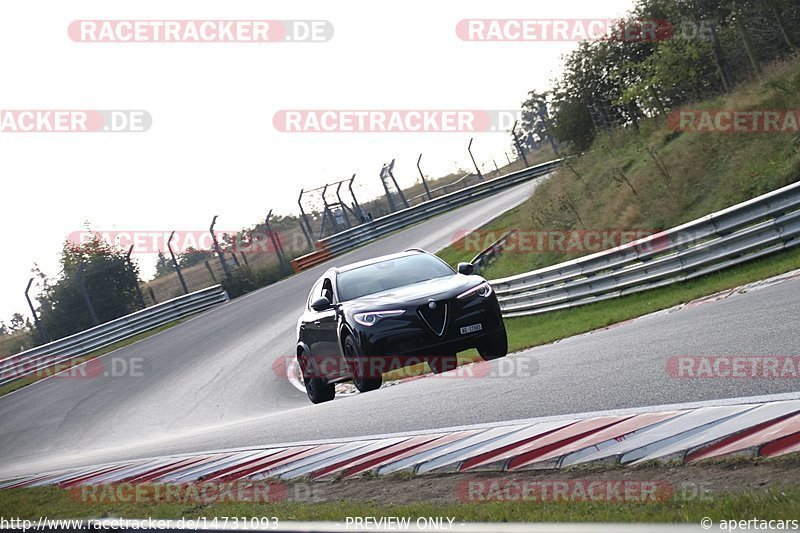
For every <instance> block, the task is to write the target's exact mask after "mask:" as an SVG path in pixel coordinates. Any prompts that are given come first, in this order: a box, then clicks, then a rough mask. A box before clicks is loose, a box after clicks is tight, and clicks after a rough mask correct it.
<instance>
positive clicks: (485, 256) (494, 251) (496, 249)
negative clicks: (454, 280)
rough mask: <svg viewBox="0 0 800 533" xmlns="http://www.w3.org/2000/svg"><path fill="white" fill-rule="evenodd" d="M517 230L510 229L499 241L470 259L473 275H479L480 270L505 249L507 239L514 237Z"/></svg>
mask: <svg viewBox="0 0 800 533" xmlns="http://www.w3.org/2000/svg"><path fill="white" fill-rule="evenodd" d="M517 232H518V230H516V229H512V230H510V231H507V232H505V233H504V234H503V235H502V236H501V237H500V238H499V239H497V240H496V241H495V242H493V243H492V244H490V245H489V246H487V247H486V248H484V249H483V250H481V252H480V253H479V254H478V255H476V256H475V257H473V258H472V261H470V263H472V264H473V265H474V266H475V273H476V274H480V272H481V270H483V269H484V268H486V267H487V266H489V263H491V262H492V261H493V260H494V258H495V257H497V256H498V255H500V253H501V252H502V251H503V248H505V245H506V243H507V242H508V239H510V238H511V237H512V236H513V235H516V234H517Z"/></svg>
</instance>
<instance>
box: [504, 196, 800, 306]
mask: <svg viewBox="0 0 800 533" xmlns="http://www.w3.org/2000/svg"><path fill="white" fill-rule="evenodd" d="M798 244H800V183H794V184H792V185H788V186H786V187H783V188H781V189H778V190H776V191H772V192H770V193H767V194H765V195H763V196H759V197H757V198H753V199H751V200H748V201H746V202H743V203H740V204H737V205H734V206H732V207H729V208H727V209H724V210H722V211H718V212H716V213H713V214H711V215H707V216H705V217H702V218H699V219H697V220H694V221H692V222H688V223H686V224H683V225H681V226H678V227H676V228H672V229H669V230H666V231H664V232H661V233H657V234H654V235H651V236H648V237H645V238H643V239H640V240H638V241H635V242H632V243H628V244H626V245H624V246H620V247H618V248H613V249H611V250H606V251H602V252H598V253H596V254H592V255H588V256H586V257H581V258H578V259H574V260H572V261H567V262H565V263H559V264H557V265H552V266H549V267H545V268H542V269H539V270H534V271H532V272H527V273H525V274H519V275H516V276H512V277H508V278H502V279H497V280H492V281H491V282H490V283H491V284H492V286H493V287H494V289H495V292H496V293H497V295H498V299H499V300H500V306H501V308H502V310H503V316H504V317H516V316H525V315H535V314H538V313H544V312H547V311H555V310H558V309H565V308H569V307H577V306H580V305H584V304H589V303H594V302H599V301H602V300H606V299H609V298H616V297H618V296H624V295H626V294H632V293H635V292H639V291H643V290H647V289H651V288H655V287H661V286H663V285H669V284H671V283H675V282H678V281H684V280H689V279H692V278H696V277H699V276H702V275H705V274H709V273H711V272H717V271H719V270H722V269H725V268H728V267H731V266H734V265H737V264H740V263H744V262H746V261H750V260H753V259H756V258H759V257H762V256H764V255H767V254H770V253H773V252H777V251H779V250H784V249H788V248H791V247H794V246H797V245H798Z"/></svg>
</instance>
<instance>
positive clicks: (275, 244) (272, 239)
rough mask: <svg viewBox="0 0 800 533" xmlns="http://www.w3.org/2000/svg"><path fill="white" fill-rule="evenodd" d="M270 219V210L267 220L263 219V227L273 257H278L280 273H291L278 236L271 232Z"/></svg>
mask: <svg viewBox="0 0 800 533" xmlns="http://www.w3.org/2000/svg"><path fill="white" fill-rule="evenodd" d="M270 217H272V209H270V210H269V213H267V218H266V219H264V227H265V228H266V229H267V235H268V236H269V240H270V242H272V247H273V248H274V249H275V255H277V256H278V262H279V263H280V265H281V266H280V268H281V273H283V274H286V273H288V272H290V271H291V268H289V265H288V264H286V258H285V257H284V256H283V246H282V245H281V241H280V238H279V236H278V235H276V234H275V232H274V231H272V226H271V225H270V223H269V219H270Z"/></svg>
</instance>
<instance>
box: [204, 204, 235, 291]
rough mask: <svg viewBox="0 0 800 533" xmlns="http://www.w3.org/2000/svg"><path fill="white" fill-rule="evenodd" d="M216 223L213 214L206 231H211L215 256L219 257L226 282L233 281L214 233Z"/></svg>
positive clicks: (215, 216) (215, 217)
mask: <svg viewBox="0 0 800 533" xmlns="http://www.w3.org/2000/svg"><path fill="white" fill-rule="evenodd" d="M216 223H217V215H214V218H213V219H212V220H211V226H209V227H208V231H209V232H211V240H213V241H214V251H215V252H217V257H219V262H220V263H221V264H222V271H223V272H225V278H226V279H227V280H228V283H231V284H232V283H233V278H232V277H231V271H230V270H229V269H228V263H226V262H225V255H224V254H223V253H222V249H221V248H220V247H219V242H218V241H217V236H216V235H215V234H214V224H216Z"/></svg>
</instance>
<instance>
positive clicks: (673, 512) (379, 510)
mask: <svg viewBox="0 0 800 533" xmlns="http://www.w3.org/2000/svg"><path fill="white" fill-rule="evenodd" d="M798 514H800V489H799V488H792V489H787V490H781V491H777V490H769V491H764V492H760V491H758V492H757V491H746V492H742V493H725V494H719V495H714V497H713V498H711V499H702V500H701V499H697V500H680V499H671V500H665V501H654V502H643V503H630V502H627V503H616V502H615V503H610V502H585V501H580V502H568V501H562V502H534V501H528V502H525V501H523V502H475V503H445V504H439V503H415V504H408V505H397V506H392V505H379V504H375V503H357V502H349V501H336V502H324V503H298V502H285V503H276V504H267V503H247V502H224V503H215V504H203V503H198V502H190V503H159V504H149V503H136V504H131V503H128V504H116V503H113V504H109V503H86V502H82V501H80V498H76V497H74V496H72V495H70V493H68V492H67V491H65V490H63V489H59V488H55V487H42V488H33V489H14V490H7V491H0V515H2V516H5V517H19V518H25V519H30V520H35V519H38V518H39V517H41V516H46V517H48V518H103V517H124V518H146V517H152V518H161V519H179V518H197V517H206V518H211V517H215V516H218V517H220V516H221V517H224V516H228V517H233V516H238V517H245V516H246V517H253V516H255V517H265V516H266V517H273V516H274V517H277V518H278V519H279V520H283V521H286V520H303V521H306V520H315V521H316V520H326V521H345V520H346V519H347V517H357V516H361V517H363V516H374V517H380V516H393V517H410V518H411V519H412V521H413V520H415V519H416V518H418V517H451V518H455V522H454V524H458V523H460V522H666V523H673V522H687V523H698V522H699V521H700V520H701V519H702V518H704V517H709V518H711V519H713V520H714V522H715V523H718V522H719V521H720V520H731V519H735V518H753V517H768V518H769V519H775V520H777V519H795V518H796V517H797V516H798Z"/></svg>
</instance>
